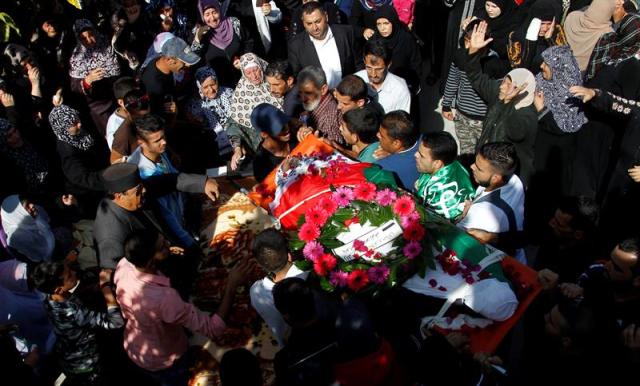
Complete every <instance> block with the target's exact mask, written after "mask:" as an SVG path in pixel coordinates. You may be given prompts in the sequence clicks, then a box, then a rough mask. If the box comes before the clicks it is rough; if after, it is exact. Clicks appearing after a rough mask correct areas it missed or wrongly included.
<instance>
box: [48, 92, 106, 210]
mask: <svg viewBox="0 0 640 386" xmlns="http://www.w3.org/2000/svg"><path fill="white" fill-rule="evenodd" d="M49 124H50V125H51V129H52V130H53V133H54V134H55V135H56V137H57V139H58V143H57V146H56V148H57V151H58V155H59V156H60V163H61V165H62V171H63V172H64V176H65V183H66V191H67V192H68V193H71V194H73V195H74V196H76V198H77V199H78V201H79V202H80V204H81V205H82V207H83V209H86V210H87V211H86V212H85V213H91V208H92V207H93V211H94V212H93V213H95V205H97V203H98V201H99V200H100V198H101V196H102V194H103V193H104V190H105V188H104V184H103V181H102V177H101V171H102V169H104V168H106V167H107V166H109V151H108V150H109V148H108V147H107V146H106V145H105V144H104V142H103V141H96V140H94V138H93V137H92V136H91V135H90V134H89V133H87V132H86V131H85V130H84V129H83V128H82V124H81V123H80V115H79V114H78V111H76V110H74V109H72V108H71V107H69V106H66V105H60V106H57V107H54V108H53V110H51V113H50V114H49Z"/></svg>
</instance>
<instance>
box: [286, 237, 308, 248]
mask: <svg viewBox="0 0 640 386" xmlns="http://www.w3.org/2000/svg"><path fill="white" fill-rule="evenodd" d="M305 244H306V243H305V242H304V241H302V240H300V239H299V238H298V237H295V238H291V240H290V241H289V248H290V249H291V250H292V251H298V250H300V249H302V248H304V245H305Z"/></svg>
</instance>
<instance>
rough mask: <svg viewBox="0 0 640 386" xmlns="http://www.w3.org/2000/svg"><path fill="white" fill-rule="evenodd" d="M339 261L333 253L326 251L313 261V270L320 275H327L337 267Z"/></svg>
mask: <svg viewBox="0 0 640 386" xmlns="http://www.w3.org/2000/svg"><path fill="white" fill-rule="evenodd" d="M337 263H338V262H337V260H336V258H335V257H333V255H331V254H329V253H325V254H324V255H322V256H320V257H319V258H318V259H316V261H315V262H314V263H313V271H314V272H315V273H316V274H318V275H319V276H327V275H328V274H329V272H331V271H332V270H333V269H334V268H335V267H336V264H337Z"/></svg>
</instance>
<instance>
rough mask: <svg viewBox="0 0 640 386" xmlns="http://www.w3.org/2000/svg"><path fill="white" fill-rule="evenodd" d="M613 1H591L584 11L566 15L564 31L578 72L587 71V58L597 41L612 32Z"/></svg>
mask: <svg viewBox="0 0 640 386" xmlns="http://www.w3.org/2000/svg"><path fill="white" fill-rule="evenodd" d="M614 8H615V0H593V2H592V3H591V5H589V7H588V8H587V9H586V10H585V11H573V12H571V13H570V14H568V15H567V19H566V20H565V22H564V31H565V34H566V36H567V42H568V43H569V45H570V46H571V50H572V51H573V55H574V56H575V57H576V59H577V60H578V66H579V67H580V71H582V72H584V71H586V70H587V66H588V65H589V58H590V57H591V53H592V52H593V49H594V48H595V46H596V44H597V43H598V40H599V39H600V38H601V37H602V36H603V35H604V34H606V33H609V32H613V29H612V28H611V17H612V16H613V10H614Z"/></svg>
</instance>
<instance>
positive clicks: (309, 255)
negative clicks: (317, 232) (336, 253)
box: [302, 241, 324, 261]
mask: <svg viewBox="0 0 640 386" xmlns="http://www.w3.org/2000/svg"><path fill="white" fill-rule="evenodd" d="M302 254H303V255H304V257H305V258H306V259H307V260H311V261H316V260H317V259H318V258H319V257H320V256H322V254H324V248H323V247H322V245H320V243H318V242H317V241H310V242H308V243H307V244H306V245H305V246H304V249H303V250H302Z"/></svg>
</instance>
